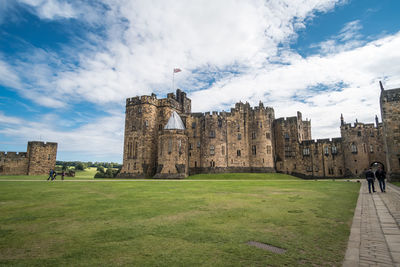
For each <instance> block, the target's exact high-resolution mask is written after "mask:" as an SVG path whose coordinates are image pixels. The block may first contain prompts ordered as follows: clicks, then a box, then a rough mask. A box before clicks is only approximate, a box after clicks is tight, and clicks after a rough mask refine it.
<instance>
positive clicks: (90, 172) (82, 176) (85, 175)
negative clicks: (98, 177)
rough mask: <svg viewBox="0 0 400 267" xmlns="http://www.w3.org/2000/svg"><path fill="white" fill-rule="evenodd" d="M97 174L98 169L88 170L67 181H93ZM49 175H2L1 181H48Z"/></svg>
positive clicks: (59, 178)
mask: <svg viewBox="0 0 400 267" xmlns="http://www.w3.org/2000/svg"><path fill="white" fill-rule="evenodd" d="M95 174H96V168H93V167H92V168H87V169H85V170H83V171H76V173H75V177H67V176H65V177H64V179H65V180H82V179H85V180H87V179H93V177H94V175H95ZM48 177H49V175H30V176H27V175H10V176H7V175H1V176H0V180H47V178H48ZM59 180H61V175H57V177H56V181H59Z"/></svg>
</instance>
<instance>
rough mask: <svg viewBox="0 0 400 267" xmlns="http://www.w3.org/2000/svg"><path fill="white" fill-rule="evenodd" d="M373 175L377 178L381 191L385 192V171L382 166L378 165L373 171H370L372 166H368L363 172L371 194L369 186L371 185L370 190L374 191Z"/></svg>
mask: <svg viewBox="0 0 400 267" xmlns="http://www.w3.org/2000/svg"><path fill="white" fill-rule="evenodd" d="M375 177H376V178H377V179H378V182H379V187H380V189H381V191H382V192H383V193H384V192H386V184H385V179H386V172H385V171H384V170H383V169H382V167H380V166H379V167H378V169H377V170H376V171H375V173H374V172H373V171H372V168H369V169H368V170H367V171H366V173H365V178H366V179H367V181H368V191H369V193H370V194H371V187H372V192H376V191H375Z"/></svg>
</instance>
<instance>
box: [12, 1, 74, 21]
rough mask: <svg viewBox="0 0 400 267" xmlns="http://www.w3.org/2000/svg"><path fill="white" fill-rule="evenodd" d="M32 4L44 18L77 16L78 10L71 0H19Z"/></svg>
mask: <svg viewBox="0 0 400 267" xmlns="http://www.w3.org/2000/svg"><path fill="white" fill-rule="evenodd" d="M18 1H19V2H20V3H23V4H26V5H29V6H31V7H32V8H33V9H34V11H36V12H37V15H38V16H39V17H40V18H43V19H54V18H67V19H69V18H75V17H76V15H77V14H76V12H75V10H74V8H73V7H72V5H71V4H70V3H69V1H63V0H18Z"/></svg>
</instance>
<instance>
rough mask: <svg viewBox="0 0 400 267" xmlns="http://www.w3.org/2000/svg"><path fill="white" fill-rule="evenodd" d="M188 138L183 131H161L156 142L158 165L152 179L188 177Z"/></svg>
mask: <svg viewBox="0 0 400 267" xmlns="http://www.w3.org/2000/svg"><path fill="white" fill-rule="evenodd" d="M187 152H188V137H187V135H186V133H185V131H184V130H163V131H162V133H160V136H159V141H158V165H157V171H156V174H155V175H154V178H165V179H170V178H172V179H182V178H185V177H187V176H188V174H189V168H188V153H187Z"/></svg>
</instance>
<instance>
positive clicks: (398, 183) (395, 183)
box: [392, 182, 400, 186]
mask: <svg viewBox="0 0 400 267" xmlns="http://www.w3.org/2000/svg"><path fill="white" fill-rule="evenodd" d="M392 184H394V185H397V186H400V182H392Z"/></svg>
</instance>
